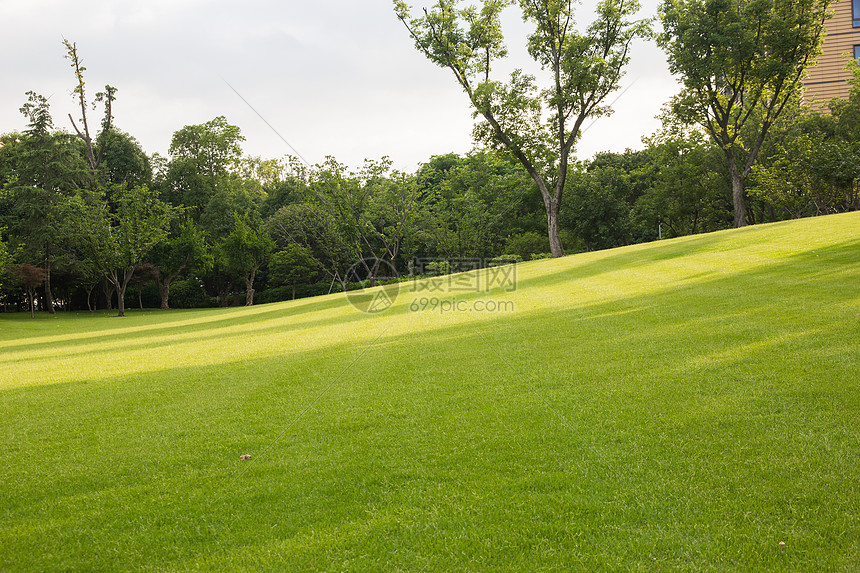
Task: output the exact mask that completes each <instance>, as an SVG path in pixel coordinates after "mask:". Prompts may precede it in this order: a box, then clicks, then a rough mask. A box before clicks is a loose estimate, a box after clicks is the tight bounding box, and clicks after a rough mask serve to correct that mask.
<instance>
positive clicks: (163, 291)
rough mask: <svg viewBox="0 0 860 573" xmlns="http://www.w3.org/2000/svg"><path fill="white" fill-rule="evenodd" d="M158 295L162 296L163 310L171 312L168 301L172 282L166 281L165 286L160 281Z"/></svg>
mask: <svg viewBox="0 0 860 573" xmlns="http://www.w3.org/2000/svg"><path fill="white" fill-rule="evenodd" d="M158 294H159V295H160V296H161V310H170V306H169V305H168V299H169V298H170V281H169V280H167V279H165V281H164V284H162V283H161V280H159V281H158Z"/></svg>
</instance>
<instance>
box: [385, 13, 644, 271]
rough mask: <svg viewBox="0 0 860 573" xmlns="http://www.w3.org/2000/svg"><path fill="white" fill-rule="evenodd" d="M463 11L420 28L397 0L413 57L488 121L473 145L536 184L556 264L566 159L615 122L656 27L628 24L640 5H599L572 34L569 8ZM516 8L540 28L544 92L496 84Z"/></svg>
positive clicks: (528, 82)
mask: <svg viewBox="0 0 860 573" xmlns="http://www.w3.org/2000/svg"><path fill="white" fill-rule="evenodd" d="M458 4H459V1H458V0H438V1H437V2H436V3H435V4H434V5H433V6H432V7H431V8H429V9H425V10H424V15H423V16H421V17H417V18H416V17H412V15H411V12H412V10H411V8H410V7H409V6H408V5H407V4H406V3H405V2H404V1H403V0H394V6H395V11H396V13H397V16H398V18H400V20H401V21H402V22H403V23H404V24H405V25H406V27H407V29H408V30H409V32H410V34H411V35H412V37H413V39H414V40H415V46H416V48H417V49H418V50H419V51H420V52H421V53H423V54H424V55H425V56H426V57H427V58H428V59H429V60H430V61H431V62H433V63H435V64H436V65H438V66H441V67H443V68H447V69H449V70H450V71H451V72H452V73H453V74H454V77H455V78H456V79H457V82H458V83H459V84H460V86H461V87H462V88H463V90H464V91H465V92H466V95H467V96H468V97H469V100H470V102H471V104H472V106H473V107H474V109H475V115H476V116H481V117H482V118H483V121H482V122H480V123H479V124H477V125H476V127H475V132H474V135H475V138H476V139H477V140H478V141H480V142H484V143H486V144H489V145H491V146H493V147H497V148H503V149H506V150H507V151H509V152H510V153H511V154H512V155H513V156H514V157H515V158H516V159H517V160H518V161H519V162H520V163H521V164H522V166H523V167H524V168H525V170H526V171H527V172H528V173H529V175H530V176H531V177H532V179H533V180H534V181H535V183H536V184H537V187H538V190H539V191H540V194H541V197H542V198H543V202H544V207H545V209H546V217H547V229H548V234H549V241H550V249H551V251H552V255H553V256H554V257H560V256H562V255H563V254H564V249H563V247H562V243H561V238H560V236H559V230H560V227H559V208H560V206H561V203H562V195H563V192H564V188H565V180H566V178H567V174H568V164H569V161H570V155H571V153H572V152H573V149H574V145H575V143H576V141H577V139H578V138H579V136H580V134H581V128H582V124H583V122H584V121H585V120H586V119H588V118H589V117H599V116H602V115H607V114H608V113H610V112H611V109H610V108H609V106H607V105H605V103H604V102H605V100H606V97H607V96H608V95H609V94H610V93H612V92H613V91H615V90H617V89H618V87H619V85H620V81H621V77H622V75H623V67H624V66H625V64H627V62H628V60H629V58H630V56H629V52H630V45H631V43H632V41H633V40H634V39H635V38H637V37H643V36H646V35H647V34H648V33H649V30H650V22H647V21H642V20H640V21H631V20H630V18H631V17H632V16H633V14H635V12H636V11H638V9H639V3H638V1H637V0H601V1H600V2H599V3H598V5H597V17H596V19H595V20H594V22H592V23H591V24H590V25H589V26H588V27H587V28H586V29H585V30H584V31H582V32H581V31H579V30H577V29H576V28H575V26H574V9H573V4H574V2H573V0H561V1H559V0H517V1H516V2H514V1H513V0H483V1H482V2H481V4H480V9H479V8H476V7H475V6H474V5H469V6H467V7H466V8H458ZM511 4H516V5H517V6H519V8H520V10H521V13H522V17H523V20H524V21H525V22H527V23H529V24H531V25H532V26H533V27H534V29H533V31H532V33H531V34H530V35H529V38H528V52H529V55H530V56H531V57H532V58H533V59H534V60H535V61H536V62H537V63H538V64H540V66H541V67H542V68H543V70H544V71H545V72H548V75H549V78H550V79H549V82H548V84H547V85H545V86H544V87H543V89H540V88H539V87H538V85H537V82H536V80H535V78H534V77H533V76H530V75H527V74H524V73H523V72H522V71H521V70H515V71H514V72H513V73H512V74H511V78H510V80H508V81H507V82H502V81H497V80H494V79H492V77H491V69H492V65H493V64H494V62H495V61H497V60H498V59H500V58H503V57H505V56H506V55H507V49H506V48H505V45H504V37H503V35H502V30H501V23H500V14H501V12H502V10H503V9H504V8H505V7H507V6H509V5H511Z"/></svg>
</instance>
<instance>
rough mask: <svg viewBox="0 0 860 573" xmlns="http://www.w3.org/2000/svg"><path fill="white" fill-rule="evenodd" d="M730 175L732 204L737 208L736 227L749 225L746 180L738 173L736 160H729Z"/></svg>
mask: <svg viewBox="0 0 860 573" xmlns="http://www.w3.org/2000/svg"><path fill="white" fill-rule="evenodd" d="M729 174H730V175H731V178H732V203H734V206H735V227H745V226H746V224H747V206H746V202H745V201H744V178H743V177H741V174H740V173H738V168H737V166H736V165H735V162H734V158H732V157H730V158H729Z"/></svg>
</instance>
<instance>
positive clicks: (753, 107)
mask: <svg viewBox="0 0 860 573" xmlns="http://www.w3.org/2000/svg"><path fill="white" fill-rule="evenodd" d="M830 5H831V0H736V1H732V0H664V2H663V4H662V5H661V6H660V13H661V17H662V19H663V33H662V34H661V35H660V38H659V43H660V45H661V46H662V47H663V49H664V50H666V53H667V54H668V57H669V69H670V70H671V71H672V72H673V73H675V74H679V75H680V76H681V81H682V83H683V89H682V91H681V93H680V94H679V95H678V96H677V98H676V99H675V101H674V104H673V108H674V111H675V112H676V113H677V114H679V115H680V116H681V117H682V118H684V119H685V120H687V121H689V122H691V123H697V124H699V125H701V126H702V127H703V128H704V129H705V130H706V131H707V133H708V134H709V135H710V136H711V138H712V139H713V140H714V142H715V143H716V144H717V145H718V146H719V147H720V149H722V151H723V154H724V155H725V158H726V162H727V164H728V169H729V175H730V177H731V183H732V200H733V204H734V215H735V226H736V227H741V226H744V225H746V224H747V222H748V221H747V209H746V201H745V195H744V185H745V182H746V179H747V176H748V175H749V173H750V170H751V169H752V167H753V165H754V164H755V162H756V159H757V158H758V155H759V152H760V151H761V148H762V144H763V143H764V140H765V137H766V136H767V133H768V130H769V129H770V128H771V126H772V125H773V124H774V122H775V121H776V120H777V118H778V117H779V115H780V114H781V113H782V111H783V110H784V109H785V107H786V106H787V105H788V104H789V102H790V101H792V99H793V98H796V97H797V95H798V91H799V90H800V89H801V88H802V84H801V79H802V77H803V72H804V70H805V69H806V67H807V66H808V65H810V64H811V63H812V62H813V61H814V59H815V57H816V56H817V54H818V53H819V50H820V45H821V42H822V40H823V34H824V22H825V20H826V19H827V18H828V15H829V8H830ZM746 134H750V137H749V141H744V140H743V139H744V136H745V135H746Z"/></svg>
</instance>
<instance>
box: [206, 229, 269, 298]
mask: <svg viewBox="0 0 860 573" xmlns="http://www.w3.org/2000/svg"><path fill="white" fill-rule="evenodd" d="M274 247H275V244H274V242H273V241H272V239H271V238H270V237H269V235H268V234H267V233H266V232H265V231H259V230H256V229H252V228H251V227H249V226H248V225H247V224H246V223H245V221H243V220H242V219H241V218H240V217H239V215H236V216H235V218H234V223H233V230H232V231H231V232H230V234H229V235H227V236H226V237H225V238H224V240H223V241H221V243H220V244H219V245H218V250H219V251H220V253H221V258H222V260H223V262H224V265H225V266H226V268H227V270H228V271H229V272H231V273H233V274H234V275H236V276H238V277H240V278H242V279H243V280H244V282H245V306H251V305H253V304H254V279H255V278H256V276H257V271H258V270H259V269H260V267H261V266H262V265H263V263H265V262H266V261H267V260H268V259H269V256H270V255H271V253H272V250H273V249H274Z"/></svg>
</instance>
